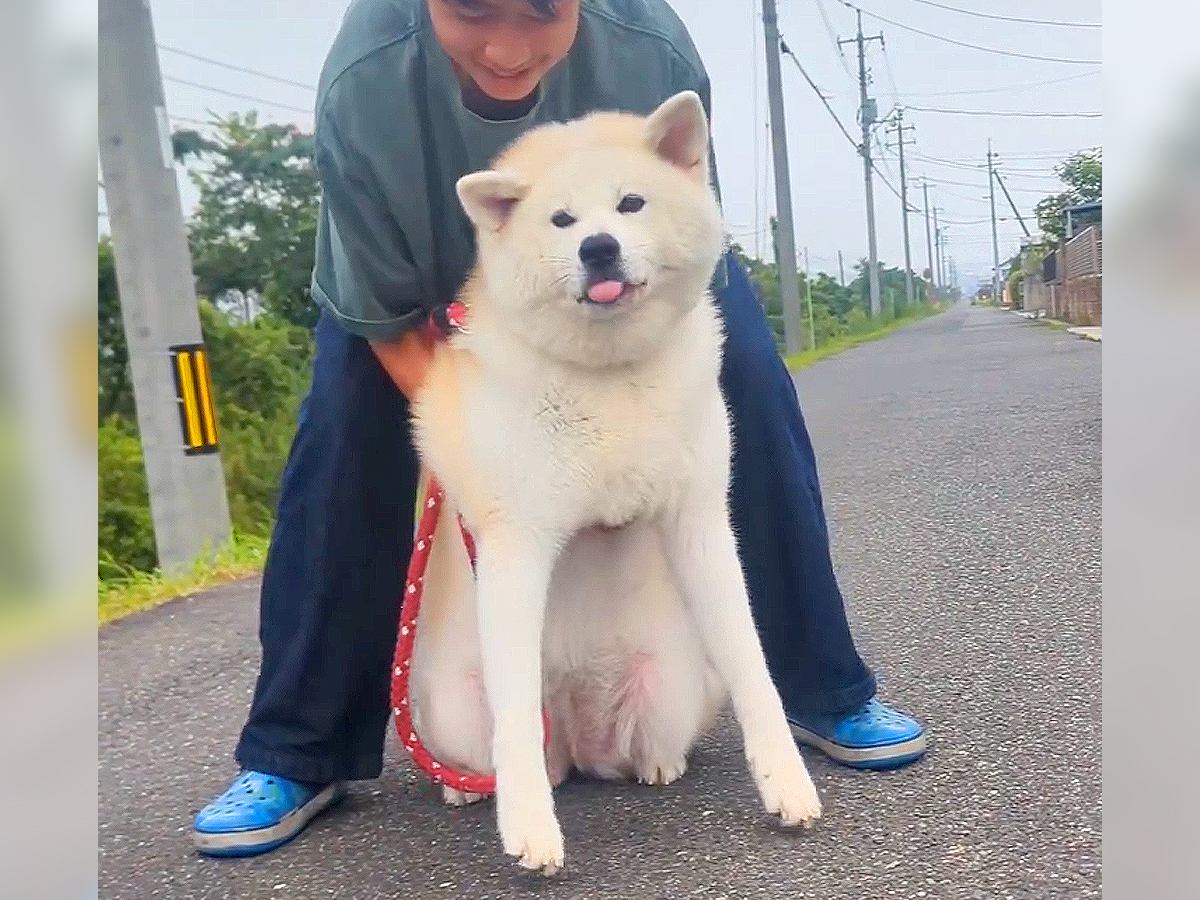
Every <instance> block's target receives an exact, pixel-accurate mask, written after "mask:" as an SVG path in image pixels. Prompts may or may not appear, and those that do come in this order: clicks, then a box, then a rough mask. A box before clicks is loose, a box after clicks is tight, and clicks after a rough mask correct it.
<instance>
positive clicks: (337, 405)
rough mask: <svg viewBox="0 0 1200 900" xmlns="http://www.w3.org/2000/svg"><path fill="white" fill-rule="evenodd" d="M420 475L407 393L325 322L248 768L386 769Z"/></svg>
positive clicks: (306, 773) (298, 444) (277, 547)
mask: <svg viewBox="0 0 1200 900" xmlns="http://www.w3.org/2000/svg"><path fill="white" fill-rule="evenodd" d="M417 476H418V464H417V459H416V454H415V452H414V451H413V448H412V442H411V439H410V435H409V424H408V410H407V405H406V403H405V401H404V399H403V396H402V395H401V394H400V392H399V391H397V390H396V388H395V386H394V385H393V383H392V381H391V380H390V379H389V378H388V376H387V374H386V373H385V372H384V371H383V369H382V367H381V366H380V365H379V363H378V362H377V361H376V359H375V357H374V355H373V354H372V352H371V349H370V347H369V346H368V345H367V343H366V341H364V340H363V339H361V338H357V337H353V336H351V335H349V334H348V333H346V332H345V331H344V330H343V329H342V328H341V327H340V326H339V325H338V324H337V323H336V322H335V321H334V320H332V319H331V318H329V317H328V316H326V315H322V317H321V319H320V321H319V322H318V324H317V328H316V359H315V362H314V365H313V383H312V388H311V390H310V393H309V395H308V397H307V398H306V399H305V401H304V404H303V406H302V407H301V411H300V417H299V425H298V428H297V432H296V437H295V439H294V441H293V443H292V448H291V451H290V453H289V457H288V461H287V466H286V468H285V470H284V474H283V481H282V486H281V492H280V500H279V508H278V517H277V520H276V524H275V531H274V533H273V535H272V538H271V546H270V551H269V553H268V556H267V563H266V569H265V571H264V573H263V583H262V595H261V600H260V627H259V639H260V641H261V644H262V667H261V669H260V673H259V678H258V684H257V687H256V688H255V692H254V699H253V702H252V705H251V708H250V714H249V718H248V720H247V722H246V725H245V727H244V729H243V731H242V735H241V740H240V741H239V743H238V747H237V752H236V756H237V759H238V762H239V763H240V764H241V765H242V766H244V767H246V768H251V769H258V770H263V771H267V772H271V773H272V774H278V775H282V776H285V777H288V778H294V779H298V780H302V781H313V782H327V781H332V780H335V779H361V778H373V777H375V776H377V775H378V774H379V772H380V771H381V768H382V759H383V738H384V729H385V728H386V726H387V720H388V713H389V706H388V690H389V682H390V670H391V658H392V652H393V649H394V647H395V641H396V627H397V623H398V620H399V613H400V594H401V591H402V589H403V584H404V573H405V569H406V567H407V565H408V554H409V548H410V546H411V541H412V529H413V512H414V510H413V507H414V505H415V493H416V485H417Z"/></svg>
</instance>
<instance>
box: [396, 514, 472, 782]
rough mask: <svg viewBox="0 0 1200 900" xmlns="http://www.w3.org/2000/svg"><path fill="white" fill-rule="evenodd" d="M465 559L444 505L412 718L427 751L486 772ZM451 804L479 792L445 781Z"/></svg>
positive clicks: (428, 583) (429, 577) (428, 582)
mask: <svg viewBox="0 0 1200 900" xmlns="http://www.w3.org/2000/svg"><path fill="white" fill-rule="evenodd" d="M474 591H475V585H474V577H473V575H472V573H471V566H470V561H469V559H468V558H467V554H466V550H465V548H464V547H463V543H462V540H461V538H460V537H459V535H458V523H457V521H456V519H455V516H454V514H453V512H452V511H451V510H450V508H449V504H447V505H446V506H445V507H443V509H442V513H441V517H440V519H439V521H438V528H437V540H436V541H435V543H434V545H433V547H432V549H431V552H430V557H429V563H428V566H427V569H426V572H425V591H424V595H423V600H422V607H421V615H420V618H419V620H418V623H417V638H416V647H415V648H414V651H413V668H412V681H411V692H412V704H413V723H414V725H415V726H416V730H417V733H418V735H419V736H420V738H421V740H422V742H423V743H424V744H425V746H426V748H427V749H428V750H429V752H430V753H431V754H433V756H434V758H435V759H437V760H438V761H439V762H441V763H442V764H444V765H450V766H453V767H454V768H456V769H460V770H463V771H467V772H475V773H480V774H484V773H488V772H491V771H492V761H491V752H490V747H491V740H492V716H491V712H490V711H489V709H488V703H487V693H486V691H485V689H484V684H483V678H482V675H481V672H482V663H481V660H480V653H479V638H478V633H479V631H478V624H477V621H476V614H475V595H474ZM442 795H443V798H444V799H445V801H446V803H448V804H450V805H451V806H463V805H466V804H467V803H473V802H475V801H476V800H479V799H482V798H481V797H480V796H479V795H477V794H469V793H463V792H462V791H458V790H454V789H452V788H449V787H445V788H443V790H442Z"/></svg>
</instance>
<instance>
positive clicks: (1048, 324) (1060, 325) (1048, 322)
mask: <svg viewBox="0 0 1200 900" xmlns="http://www.w3.org/2000/svg"><path fill="white" fill-rule="evenodd" d="M1029 321H1031V322H1035V323H1036V324H1038V325H1041V326H1043V327H1045V328H1053V329H1055V330H1057V331H1066V330H1067V329H1068V328H1073V327H1074V326H1073V325H1072V324H1071V323H1070V322H1064V321H1062V320H1061V319H1051V318H1048V317H1046V316H1042V317H1041V318H1037V319H1030V320H1029Z"/></svg>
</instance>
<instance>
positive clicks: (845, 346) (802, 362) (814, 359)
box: [783, 306, 949, 372]
mask: <svg viewBox="0 0 1200 900" xmlns="http://www.w3.org/2000/svg"><path fill="white" fill-rule="evenodd" d="M947 309H949V307H948V306H919V307H917V311H916V312H913V313H908V314H906V315H904V316H902V317H901V318H899V319H889V320H888V321H886V322H883V323H881V324H879V325H878V326H877V327H875V328H871V329H869V330H866V331H861V332H859V333H857V334H846V335H842V336H841V337H837V338H834V339H833V340H832V341H827V342H826V343H824V344H821V345H820V346H819V347H817V348H816V349H815V350H801V351H800V352H799V353H793V354H792V355H791V356H785V357H784V359H783V361H784V363H786V364H787V367H788V368H789V369H791V370H792V371H793V372H798V371H800V370H801V369H807V368H808V367H809V366H811V365H813V364H815V363H818V362H820V361H821V360H823V359H828V358H829V357H831V356H836V355H837V354H839V353H843V352H845V351H846V350H850V349H852V348H854V347H857V346H859V345H860V344H866V343H869V342H870V341H877V340H879V339H880V338H883V337H887V336H888V335H889V334H891V333H892V332H893V331H896V330H898V329H900V328H903V327H904V326H905V325H910V324H912V323H913V322H919V321H921V320H922V319H928V318H929V317H931V316H936V315H937V314H938V313H942V312H945V311H946V310H947Z"/></svg>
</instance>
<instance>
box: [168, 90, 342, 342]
mask: <svg viewBox="0 0 1200 900" xmlns="http://www.w3.org/2000/svg"><path fill="white" fill-rule="evenodd" d="M214 127H215V128H216V135H215V136H213V137H207V136H205V135H202V134H200V133H199V132H196V131H179V132H176V133H175V135H174V139H173V144H174V149H175V155H176V158H178V159H180V160H183V161H187V162H189V163H191V164H192V168H191V178H192V181H193V182H194V183H195V185H196V186H197V187H198V188H199V190H200V202H199V204H198V206H197V208H196V211H195V212H194V213H193V214H192V217H191V219H190V221H189V223H188V237H189V242H190V244H191V251H192V267H193V269H194V271H195V273H196V288H197V291H198V292H199V293H200V294H202V295H204V296H207V297H209V298H210V299H212V300H213V301H214V302H218V303H219V302H220V300H221V298H222V295H224V294H225V293H226V292H228V291H240V292H242V293H243V294H249V295H257V296H258V297H261V298H262V301H263V305H264V306H265V308H266V309H267V310H268V311H270V312H273V313H275V314H276V315H278V316H279V317H281V318H283V319H286V320H287V321H289V322H292V323H294V324H297V325H303V326H306V327H311V326H312V325H314V324H315V323H316V319H317V309H316V307H315V305H314V303H313V300H312V295H311V292H310V279H311V277H312V270H313V261H314V253H315V243H316V233H317V213H318V210H319V207H320V186H319V182H318V180H317V176H316V172H315V170H314V168H313V165H312V146H313V145H312V136H311V135H308V134H304V133H302V132H301V131H300V130H299V129H297V128H296V127H295V126H294V125H273V124H271V125H259V124H258V117H257V115H256V114H255V113H253V112H251V113H246V114H243V115H238V114H234V115H231V116H229V117H228V118H226V119H221V120H218V121H217V122H215V123H214Z"/></svg>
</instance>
